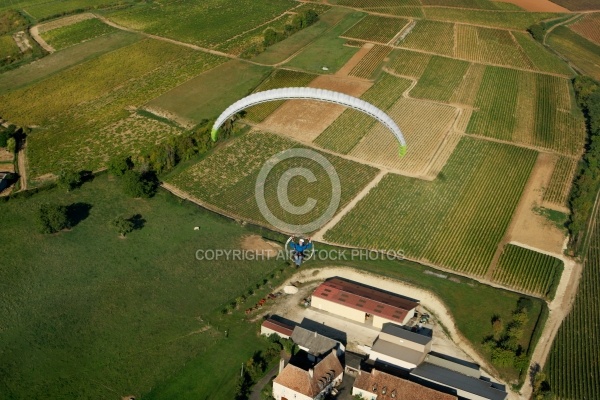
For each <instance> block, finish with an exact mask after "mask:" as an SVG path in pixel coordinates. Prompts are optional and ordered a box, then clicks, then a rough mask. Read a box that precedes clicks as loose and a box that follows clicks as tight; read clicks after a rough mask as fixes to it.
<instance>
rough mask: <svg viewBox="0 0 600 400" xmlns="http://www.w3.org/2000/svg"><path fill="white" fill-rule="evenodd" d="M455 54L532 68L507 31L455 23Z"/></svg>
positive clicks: (474, 59) (479, 60)
mask: <svg viewBox="0 0 600 400" xmlns="http://www.w3.org/2000/svg"><path fill="white" fill-rule="evenodd" d="M455 29H456V56H457V57H459V58H464V59H467V60H471V61H475V62H484V63H490V64H499V65H507V66H514V67H519V68H532V67H533V65H532V64H531V62H530V61H529V59H528V58H527V56H526V55H525V53H524V52H523V50H522V49H521V47H520V46H519V45H517V43H515V40H514V39H513V37H512V35H511V33H510V32H509V31H505V30H500V29H489V28H482V27H477V26H470V25H462V24H457V25H456V26H455Z"/></svg>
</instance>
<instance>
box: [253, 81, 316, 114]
mask: <svg viewBox="0 0 600 400" xmlns="http://www.w3.org/2000/svg"><path fill="white" fill-rule="evenodd" d="M315 77H316V75H312V74H307V73H306V72H299V71H292V70H288V69H277V70H275V71H274V72H273V73H272V74H271V76H269V78H267V79H266V80H265V81H264V82H263V83H261V84H260V85H258V87H257V88H256V89H255V90H254V92H263V91H265V90H270V89H279V88H285V87H299V86H306V85H308V84H309V83H310V82H311V81H312V80H313V79H315ZM283 103H284V101H271V102H268V103H262V104H259V105H256V106H253V107H250V108H248V109H247V110H246V116H245V118H247V119H249V120H250V121H254V122H261V121H262V120H264V119H265V118H267V116H269V115H270V114H271V113H272V112H273V111H275V110H276V109H277V108H279V107H280V106H281V105H282V104H283Z"/></svg>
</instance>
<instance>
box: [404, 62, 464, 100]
mask: <svg viewBox="0 0 600 400" xmlns="http://www.w3.org/2000/svg"><path fill="white" fill-rule="evenodd" d="M468 68H469V63H468V62H467V61H461V60H454V59H452V58H446V57H438V56H433V57H431V60H430V61H429V64H428V65H427V68H425V72H423V75H422V76H421V78H420V79H419V82H418V83H417V85H416V86H415V87H414V89H413V90H411V92H410V95H411V96H412V97H418V98H423V99H430V100H438V101H446V102H447V101H449V100H450V98H451V97H452V95H453V93H454V91H455V89H456V88H457V87H458V86H459V85H461V84H462V82H463V80H465V77H466V73H467V70H468Z"/></svg>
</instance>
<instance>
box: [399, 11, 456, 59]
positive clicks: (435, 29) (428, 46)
mask: <svg viewBox="0 0 600 400" xmlns="http://www.w3.org/2000/svg"><path fill="white" fill-rule="evenodd" d="M397 45H398V46H400V47H404V48H408V49H415V50H424V51H429V52H433V53H438V54H443V55H447V56H453V55H454V24H452V23H448V22H438V21H428V20H421V21H418V22H417V24H416V25H415V27H414V28H413V29H412V30H411V31H410V33H409V34H408V35H406V37H405V38H404V39H402V40H400V41H399V42H398V43H397Z"/></svg>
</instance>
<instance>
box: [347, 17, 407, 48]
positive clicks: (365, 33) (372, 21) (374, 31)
mask: <svg viewBox="0 0 600 400" xmlns="http://www.w3.org/2000/svg"><path fill="white" fill-rule="evenodd" d="M408 23H409V21H408V20H407V19H403V18H388V17H380V16H376V15H371V14H368V15H367V16H365V17H364V18H363V19H361V20H360V21H358V22H357V23H356V24H354V25H353V26H352V27H351V28H350V29H348V30H347V31H346V32H344V33H343V34H342V37H347V38H350V39H359V40H365V41H369V42H378V43H384V44H386V43H388V42H389V41H390V40H392V39H393V38H394V36H396V34H397V33H398V32H400V31H401V30H402V28H403V27H404V26H406V25H407V24H408Z"/></svg>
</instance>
